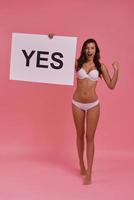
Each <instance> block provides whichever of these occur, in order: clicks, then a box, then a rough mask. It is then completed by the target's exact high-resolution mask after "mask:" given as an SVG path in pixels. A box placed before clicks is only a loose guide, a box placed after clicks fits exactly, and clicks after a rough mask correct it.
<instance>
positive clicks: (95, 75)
mask: <svg viewBox="0 0 134 200" xmlns="http://www.w3.org/2000/svg"><path fill="white" fill-rule="evenodd" d="M77 78H78V79H84V78H89V79H90V80H92V81H97V80H98V78H99V72H98V70H97V69H93V70H91V71H90V72H89V73H87V72H86V71H85V69H84V68H81V69H80V70H79V71H78V72H77Z"/></svg>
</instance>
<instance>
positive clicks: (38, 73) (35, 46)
mask: <svg viewBox="0 0 134 200" xmlns="http://www.w3.org/2000/svg"><path fill="white" fill-rule="evenodd" d="M76 43H77V37H66V36H54V37H53V39H50V38H49V37H48V36H47V35H36V34H23V33H12V48H11V64H10V80H21V81H32V82H40V83H52V84H62V85H73V81H74V65H75V56H76Z"/></svg>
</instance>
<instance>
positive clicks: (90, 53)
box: [85, 42, 96, 60]
mask: <svg viewBox="0 0 134 200" xmlns="http://www.w3.org/2000/svg"><path fill="white" fill-rule="evenodd" d="M95 52H96V47H95V43H93V42H91V43H88V44H87V46H86V48H85V54H86V57H87V59H88V60H89V59H91V58H93V57H94V55H95Z"/></svg>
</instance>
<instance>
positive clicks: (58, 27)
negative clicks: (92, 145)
mask: <svg viewBox="0 0 134 200" xmlns="http://www.w3.org/2000/svg"><path fill="white" fill-rule="evenodd" d="M133 19H134V3H133V1H132V0H122V1H120V0H113V1H107V0H101V1H97V0H94V1H89V0H73V1H69V0H68V1H64V0H57V1H56V0H55V1H52V0H38V1H36V0H34V1H31V0H29V1H28V0H27V1H26V0H23V1H18V0H12V1H8V0H3V1H0V156H28V157H29V156H34V157H36V156H37V157H45V156H46V157H47V156H48V155H49V157H55V156H56V155H57V154H58V156H65V155H66V156H68V157H69V156H70V155H73V152H75V151H76V147H75V127H74V124H73V119H72V113H71V99H72V95H73V92H74V89H75V85H76V80H75V85H74V86H73V87H72V86H60V85H51V84H40V83H29V82H22V81H10V80H9V71H10V53H11V33H12V32H18V33H19V32H20V33H33V34H48V33H50V32H54V33H55V34H56V35H63V36H77V37H78V44H77V56H78V55H79V53H80V49H81V45H82V44H83V42H84V40H86V39H87V38H94V39H96V40H97V42H98V45H99V47H100V50H101V58H102V59H101V61H102V62H103V63H105V64H106V65H107V67H108V69H109V71H110V73H112V66H111V64H112V62H113V61H114V60H118V61H119V63H120V76H119V81H118V84H117V87H116V89H115V90H113V91H111V90H109V89H108V88H107V86H106V85H105V83H104V81H103V80H99V83H98V87H97V91H98V95H99V99H100V102H101V116H100V121H99V125H98V129H97V131H96V149H97V151H103V150H106V151H107V150H119V151H120V150H121V151H122V150H124V151H126V150H132V149H133V148H134V146H133V141H134V134H133V133H134V122H133V111H134V106H133V102H134V93H133V88H132V87H133V85H134V78H133V75H134V60H133V49H134V29H133Z"/></svg>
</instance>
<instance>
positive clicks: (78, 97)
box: [72, 39, 119, 185]
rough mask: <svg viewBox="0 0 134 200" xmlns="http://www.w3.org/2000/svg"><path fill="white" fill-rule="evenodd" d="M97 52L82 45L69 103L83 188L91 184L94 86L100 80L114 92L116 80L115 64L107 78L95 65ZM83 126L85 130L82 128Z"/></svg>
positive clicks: (101, 66)
mask: <svg viewBox="0 0 134 200" xmlns="http://www.w3.org/2000/svg"><path fill="white" fill-rule="evenodd" d="M99 59H100V50H99V48H98V45H97V43H96V41H95V40H94V39H88V40H86V41H85V42H84V44H83V46H82V50H81V54H80V57H79V58H78V60H76V73H77V88H76V90H75V92H74V95H73V99H72V112H73V118H74V123H75V127H76V132H77V149H78V156H79V164H80V173H81V174H82V175H85V177H84V184H86V185H87V184H90V183H91V175H92V165H93V158H94V148H95V147H94V136H95V130H96V127H97V123H98V120H99V115H100V103H99V99H98V96H97V94H96V85H97V80H98V79H99V77H102V78H103V79H104V80H105V82H106V84H107V86H108V87H109V88H110V89H114V88H115V85H116V83H117V79H118V71H119V64H118V62H113V64H112V65H113V69H114V73H113V76H112V77H110V75H109V73H108V70H107V68H106V66H105V65H104V64H102V63H100V61H99ZM85 124H86V126H85ZM85 136H86V157H87V169H86V167H85V164H84V160H83V154H84V146H85V144H84V137H85Z"/></svg>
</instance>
